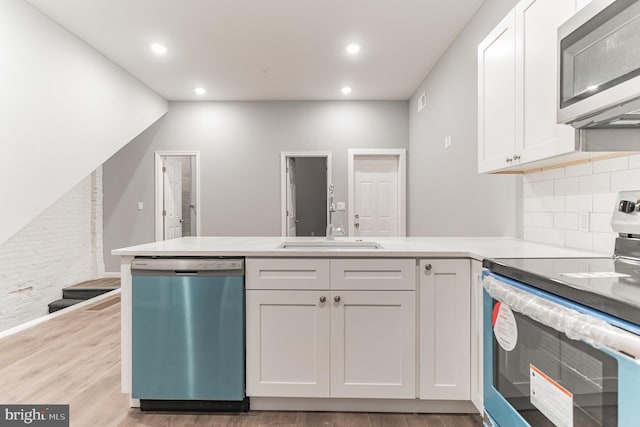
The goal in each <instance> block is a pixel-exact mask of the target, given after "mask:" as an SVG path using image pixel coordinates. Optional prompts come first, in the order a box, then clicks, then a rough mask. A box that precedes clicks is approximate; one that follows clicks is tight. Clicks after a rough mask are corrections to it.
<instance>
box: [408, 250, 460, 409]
mask: <svg viewBox="0 0 640 427" xmlns="http://www.w3.org/2000/svg"><path fill="white" fill-rule="evenodd" d="M419 267H420V268H419V271H420V289H419V291H420V334H419V340H420V359H419V360H420V399H434V400H470V398H471V396H470V377H471V372H470V369H471V337H470V325H471V316H470V280H469V277H470V275H469V273H470V271H469V270H470V261H469V260H468V259H451V260H443V259H423V260H420V265H419Z"/></svg>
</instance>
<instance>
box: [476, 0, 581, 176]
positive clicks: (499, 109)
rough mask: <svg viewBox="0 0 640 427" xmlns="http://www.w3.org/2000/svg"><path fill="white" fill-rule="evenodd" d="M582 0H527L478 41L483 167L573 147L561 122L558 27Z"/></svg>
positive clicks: (519, 165)
mask: <svg viewBox="0 0 640 427" xmlns="http://www.w3.org/2000/svg"><path fill="white" fill-rule="evenodd" d="M583 3H585V1H580V5H578V4H577V2H576V0H522V1H520V2H519V3H518V4H517V5H516V7H515V8H514V9H512V10H511V12H509V14H508V15H507V16H506V17H505V18H504V19H503V20H502V21H501V22H500V23H499V24H498V26H497V27H496V28H495V29H494V30H493V31H492V32H491V33H490V34H489V35H488V36H487V38H486V39H485V40H483V41H482V43H480V45H479V46H478V172H480V173H483V172H498V171H505V170H526V169H527V167H525V166H524V165H530V164H531V163H532V162H537V161H540V160H543V159H549V158H553V157H556V156H559V155H562V154H566V153H572V152H574V150H575V142H574V134H575V132H574V130H573V128H572V127H570V126H567V125H558V124H556V98H557V73H558V72H557V62H558V61H557V53H556V52H557V43H558V41H557V29H558V27H559V26H560V25H561V24H562V23H563V22H564V21H566V20H567V19H568V18H570V17H571V16H572V15H573V14H574V13H575V12H576V10H578V7H582V6H583V5H584V4H583Z"/></svg>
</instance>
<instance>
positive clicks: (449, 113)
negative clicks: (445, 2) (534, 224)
mask: <svg viewBox="0 0 640 427" xmlns="http://www.w3.org/2000/svg"><path fill="white" fill-rule="evenodd" d="M515 4H516V0H485V2H484V3H483V5H482V6H481V7H480V9H479V10H478V12H477V13H476V15H475V16H474V17H473V18H472V19H471V21H470V22H469V23H468V24H467V26H466V27H465V29H464V30H463V31H462V32H461V33H460V35H459V36H458V38H457V39H456V40H455V41H454V43H453V44H452V45H451V46H450V48H449V49H448V50H447V52H446V53H445V55H444V56H443V57H442V58H441V60H440V61H439V63H438V64H437V66H436V67H435V68H434V69H433V70H432V71H431V73H430V74H429V75H428V76H427V78H426V79H425V81H424V82H423V83H422V84H421V85H420V87H419V88H418V90H417V91H416V93H415V95H414V96H413V97H412V99H411V102H410V108H409V111H410V113H409V114H410V116H409V123H410V133H409V134H410V137H409V140H410V144H409V153H410V155H409V156H408V163H409V166H408V168H409V179H408V203H409V208H408V212H409V218H408V234H409V235H411V236H515V237H520V236H521V230H522V226H521V218H522V214H521V198H520V197H519V192H520V191H521V189H520V188H521V186H520V184H519V183H520V178H519V177H516V176H513V175H488V176H487V175H478V173H477V158H478V149H477V147H478V138H477V106H478V101H477V99H478V96H477V90H478V89H477V86H478V85H477V46H478V43H480V41H481V40H482V39H484V38H485V36H486V35H487V34H488V33H489V31H491V29H493V27H494V26H495V25H496V24H497V23H498V22H499V21H500V20H501V19H502V17H503V16H504V15H506V14H507V12H509V10H510V9H511V8H512V7H513V6H514V5H515ZM425 90H426V99H427V105H426V107H425V108H424V109H423V110H422V111H421V112H420V113H418V106H417V101H418V97H419V96H420V94H421V93H422V92H423V91H425ZM448 135H450V136H451V137H452V147H451V148H450V149H448V150H445V149H444V139H445V137H446V136H448Z"/></svg>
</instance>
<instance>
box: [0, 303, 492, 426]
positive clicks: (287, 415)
mask: <svg viewBox="0 0 640 427" xmlns="http://www.w3.org/2000/svg"><path fill="white" fill-rule="evenodd" d="M115 298H117V299H118V300H117V302H116V301H113V302H114V303H110V304H105V303H104V302H103V303H100V302H99V303H97V304H95V305H94V306H93V307H88V308H85V309H81V310H76V311H73V312H71V313H68V314H66V315H63V316H60V317H58V318H55V319H53V320H50V321H48V322H44V323H42V324H40V325H37V326H35V327H33V328H31V329H27V330H25V331H22V332H19V333H17V334H15V335H11V336H9V337H6V338H4V339H0V403H3V404H13V403H15V404H56V403H58V404H69V405H70V410H71V414H70V420H71V425H72V426H80V427H83V426H119V425H122V426H154V427H156V426H185V427H186V426H238V427H240V426H282V427H287V426H345V427H346V426H353V427H356V426H358V427H360V426H363V427H364V426H366V427H378V426H380V427H387V426H389V427H395V426H398V427H416V426H438V427H449V426H451V427H457V426H460V427H472V426H473V427H475V426H480V425H482V423H481V421H480V417H478V416H471V415H423V414H421V415H416V414H360V413H323V412H264V411H255V412H249V413H246V414H238V415H236V414H223V415H218V414H165V413H149V412H145V413H141V412H140V411H139V410H138V409H131V408H129V406H128V397H127V395H125V394H122V393H120V303H119V296H116V297H115ZM100 305H101V307H102V308H101V309H100V307H98V306H100ZM96 308H98V309H96Z"/></svg>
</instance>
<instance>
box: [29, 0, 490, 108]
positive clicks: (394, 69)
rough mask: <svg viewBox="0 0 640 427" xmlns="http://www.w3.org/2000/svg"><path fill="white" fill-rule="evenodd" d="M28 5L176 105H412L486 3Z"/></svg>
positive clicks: (355, 0) (51, 1)
mask: <svg viewBox="0 0 640 427" xmlns="http://www.w3.org/2000/svg"><path fill="white" fill-rule="evenodd" d="M28 1H29V3H31V4H32V5H34V6H35V7H36V8H38V9H40V10H41V11H42V12H44V13H45V14H46V15H48V16H49V17H50V18H52V19H53V20H54V21H56V22H57V23H59V24H60V25H62V26H63V27H65V28H66V29H68V30H69V31H70V32H72V33H74V34H75V35H77V36H78V37H80V38H81V39H83V40H84V41H86V42H87V43H88V44H89V45H91V46H93V47H94V48H96V49H97V50H98V51H100V52H101V53H102V54H104V55H105V56H106V57H108V58H110V59H111V60H112V61H114V62H115V63H117V64H118V65H120V66H121V67H122V68H124V69H125V70H127V71H128V72H130V73H131V74H133V75H134V76H135V77H137V78H138V79H139V80H140V81H142V82H143V83H145V84H146V85H147V86H149V87H150V88H152V89H153V90H155V91H156V92H158V93H159V94H160V95H162V96H164V97H165V98H167V99H169V100H204V99H206V100H332V99H358V100H372V99H376V100H406V99H409V98H410V97H411V96H412V95H413V93H414V92H415V90H416V89H417V87H418V86H419V85H420V83H421V82H422V80H423V79H424V78H425V77H426V75H427V74H428V73H429V71H430V70H431V68H432V67H433V66H434V65H435V64H436V63H437V61H438V59H439V58H440V56H441V55H442V54H443V53H444V52H445V51H446V49H447V48H448V47H449V45H450V44H451V43H452V42H453V40H454V39H455V37H456V36H457V35H458V33H459V32H460V31H461V30H462V28H463V27H464V26H465V24H466V23H467V22H468V21H469V19H470V18H471V16H472V15H473V14H474V13H475V11H476V10H477V9H478V7H479V6H480V4H481V3H482V0H456V1H447V0H28ZM157 42H159V43H163V44H164V45H165V46H166V47H167V48H168V53H167V54H166V55H164V56H163V57H158V56H156V55H155V54H153V53H152V52H151V50H150V48H149V46H150V44H151V43H157ZM349 43H359V44H360V45H361V46H362V50H361V51H360V53H359V54H358V55H357V56H355V57H353V56H350V55H349V54H347V53H346V52H345V47H346V45H347V44H349ZM196 86H202V87H205V88H206V89H207V93H206V94H205V95H204V96H198V95H196V94H195V93H194V91H193V89H194V88H195V87H196ZM343 86H351V87H352V88H353V92H352V93H351V94H350V95H348V96H345V95H343V94H342V93H341V92H340V89H341V88H342V87H343Z"/></svg>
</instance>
